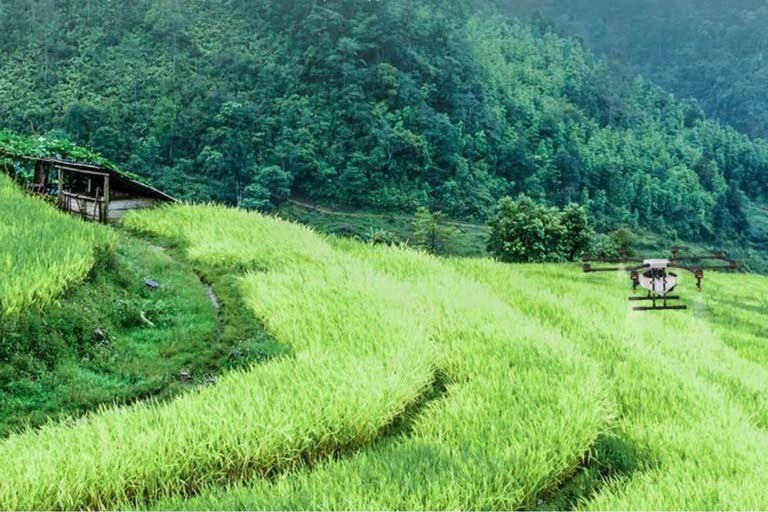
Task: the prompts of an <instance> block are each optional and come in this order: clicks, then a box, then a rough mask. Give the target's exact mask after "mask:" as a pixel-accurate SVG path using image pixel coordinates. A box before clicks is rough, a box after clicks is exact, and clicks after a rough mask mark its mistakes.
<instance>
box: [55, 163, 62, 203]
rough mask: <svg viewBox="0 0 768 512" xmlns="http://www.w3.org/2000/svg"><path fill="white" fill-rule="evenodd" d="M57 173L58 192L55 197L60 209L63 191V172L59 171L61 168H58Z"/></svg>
mask: <svg viewBox="0 0 768 512" xmlns="http://www.w3.org/2000/svg"><path fill="white" fill-rule="evenodd" d="M58 171H59V191H58V193H57V194H56V197H57V202H58V203H59V207H61V206H63V205H62V201H61V198H62V192H63V190H64V171H63V170H62V169H61V167H59V168H58Z"/></svg>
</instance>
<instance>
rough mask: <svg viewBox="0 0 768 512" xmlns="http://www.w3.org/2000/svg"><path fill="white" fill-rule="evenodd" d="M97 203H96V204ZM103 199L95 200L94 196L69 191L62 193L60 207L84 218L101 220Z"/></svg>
mask: <svg viewBox="0 0 768 512" xmlns="http://www.w3.org/2000/svg"><path fill="white" fill-rule="evenodd" d="M97 203H98V204H97ZM103 203H104V201H103V200H99V201H97V200H96V198H94V197H88V196H83V195H78V194H73V193H70V192H63V193H62V205H61V206H62V208H63V209H64V210H65V211H68V212H70V213H72V214H73V215H77V216H79V217H84V218H86V219H90V220H95V221H101V220H102V218H103V212H102V208H103Z"/></svg>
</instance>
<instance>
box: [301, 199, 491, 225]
mask: <svg viewBox="0 0 768 512" xmlns="http://www.w3.org/2000/svg"><path fill="white" fill-rule="evenodd" d="M286 201H287V202H288V203H290V204H292V205H294V206H298V207H300V208H305V209H307V210H312V211H314V212H317V213H322V214H323V215H333V216H334V217H353V218H358V219H362V218H366V217H369V218H370V217H373V218H375V219H389V218H395V219H400V220H407V221H412V220H413V216H412V215H395V214H389V213H387V214H384V213H357V212H342V211H338V210H329V209H328V208H323V207H322V206H317V205H314V204H311V203H305V202H303V201H299V200H297V199H287V200H286ZM445 224H448V225H449V226H456V227H460V228H470V229H486V226H485V225H483V224H471V223H469V222H457V221H450V220H449V221H445Z"/></svg>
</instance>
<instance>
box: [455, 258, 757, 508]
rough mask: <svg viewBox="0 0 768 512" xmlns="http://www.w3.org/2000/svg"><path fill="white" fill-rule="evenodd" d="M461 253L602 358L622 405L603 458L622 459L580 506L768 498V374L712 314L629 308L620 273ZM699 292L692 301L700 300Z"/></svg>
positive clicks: (739, 502) (745, 502) (753, 504)
mask: <svg viewBox="0 0 768 512" xmlns="http://www.w3.org/2000/svg"><path fill="white" fill-rule="evenodd" d="M455 265H456V267H457V268H459V269H461V270H462V271H463V272H465V273H467V275H470V276H472V277H474V278H475V279H478V280H479V281H481V282H484V283H485V284H486V285H487V286H489V287H490V288H491V289H493V290H494V291H495V292H496V293H497V294H498V295H499V296H500V297H502V298H504V300H505V301H507V302H508V303H509V304H510V305H513V306H514V307H516V308H518V309H520V310H521V311H524V312H525V313H526V314H528V315H530V316H532V317H534V318H539V319H540V320H542V321H544V322H546V323H548V324H550V325H553V326H555V325H556V326H558V327H560V328H561V329H563V332H564V334H565V335H566V336H565V339H567V340H572V341H573V342H576V343H578V346H579V348H580V349H581V350H582V351H583V352H584V353H585V354H587V355H588V356H590V357H591V358H592V359H593V361H595V362H596V363H598V364H600V365H601V366H602V368H603V374H604V376H605V378H606V380H607V385H608V387H609V389H610V390H611V394H612V396H613V397H614V400H615V401H616V407H617V410H618V411H619V416H618V418H617V421H616V424H615V428H614V429H613V431H612V433H611V438H610V439H609V441H610V442H609V443H607V444H606V446H604V447H602V450H601V451H602V453H600V454H599V455H598V457H597V461H596V463H598V464H602V465H604V466H613V467H616V468H618V469H619V470H620V471H619V472H618V473H617V474H615V475H614V476H613V478H612V479H611V480H610V481H609V482H608V483H605V482H603V481H602V480H601V479H599V478H596V479H595V480H594V481H593V482H592V486H591V492H590V493H587V494H585V495H582V496H580V497H579V502H578V504H579V505H580V507H582V508H585V509H734V508H744V509H765V508H766V507H767V506H768V497H767V495H766V494H765V492H764V489H765V488H767V487H766V486H768V433H766V430H765V418H766V404H767V403H768V402H766V394H767V393H768V391H766V390H767V389H768V387H766V383H768V380H766V379H767V378H768V376H767V374H766V371H765V368H764V367H761V366H760V365H756V364H753V363H752V362H751V361H747V360H745V359H743V358H741V357H740V356H739V354H738V353H737V352H735V351H733V350H732V349H730V347H728V346H727V344H725V343H724V342H723V341H722V340H721V339H720V338H718V337H717V336H716V335H715V334H714V332H713V330H712V329H711V328H710V324H709V323H708V322H704V321H702V320H701V319H700V318H697V317H696V315H680V314H677V315H663V314H662V315H657V316H649V315H642V314H637V313H633V312H630V311H628V307H627V304H626V294H625V290H626V276H625V275H623V274H622V275H620V276H619V275H615V276H614V275H604V276H598V277H596V276H592V275H589V276H587V275H579V274H578V273H577V272H574V271H573V269H572V268H562V267H556V266H549V267H547V266H517V267H510V266H507V265H500V264H497V263H493V262H489V261H481V260H475V261H469V262H468V261H457V262H455ZM744 279H746V280H747V281H749V282H751V283H753V284H754V285H755V286H756V288H757V289H763V290H765V289H766V285H767V284H768V283H766V280H765V278H762V277H756V276H750V277H748V278H744ZM716 281H718V282H719V283H724V282H726V281H727V278H726V277H725V276H722V277H717V278H716ZM736 281H738V279H737V280H736ZM683 285H684V286H685V285H691V283H690V282H688V283H685V282H684V283H683ZM735 288H736V286H734V289H735ZM716 293H719V294H722V295H724V296H726V295H728V293H729V290H728V289H725V290H723V289H720V290H717V292H716ZM699 300H700V299H698V298H697V299H694V301H693V302H691V303H690V305H691V306H692V307H694V308H699V309H701V308H702V304H701V303H700V302H699ZM700 313H701V314H703V312H700ZM715 321H716V320H715Z"/></svg>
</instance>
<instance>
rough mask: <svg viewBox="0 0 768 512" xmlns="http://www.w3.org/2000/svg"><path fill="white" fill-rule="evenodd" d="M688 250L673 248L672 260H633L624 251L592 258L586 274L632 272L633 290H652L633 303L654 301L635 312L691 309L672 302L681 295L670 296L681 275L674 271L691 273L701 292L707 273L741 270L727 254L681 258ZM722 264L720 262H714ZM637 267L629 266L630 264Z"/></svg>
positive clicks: (587, 262)
mask: <svg viewBox="0 0 768 512" xmlns="http://www.w3.org/2000/svg"><path fill="white" fill-rule="evenodd" d="M684 250H685V247H673V248H672V257H671V258H669V259H664V258H661V259H649V260H641V259H633V258H628V257H627V255H626V253H625V252H622V254H621V256H620V257H619V258H613V259H605V258H600V259H594V260H593V259H591V258H589V257H588V256H585V257H584V258H582V259H583V260H584V272H615V271H626V272H629V278H630V279H631V280H632V291H633V292H635V293H637V288H638V287H640V288H644V289H645V290H648V294H647V296H639V297H630V298H629V300H630V301H646V302H650V303H651V305H650V306H639V307H634V308H632V309H634V310H635V311H657V310H667V309H678V310H679V309H687V308H688V306H685V305H682V304H675V303H672V304H670V302H672V301H677V300H680V297H679V296H677V295H670V293H671V292H673V291H674V290H675V287H677V281H678V276H677V274H676V273H674V272H671V271H670V270H683V271H686V272H690V273H691V274H693V276H694V277H695V278H696V288H697V289H698V290H699V291H701V280H702V279H704V271H705V270H736V269H738V268H739V265H738V263H737V262H736V261H735V260H731V259H728V258H726V256H725V253H724V252H723V251H716V252H714V253H713V254H712V255H711V256H681V254H680V252H681V251H684ZM590 262H595V263H611V264H620V266H618V267H602V268H594V267H593V266H592V265H591V263H590ZM713 262H720V263H713ZM628 263H630V264H635V266H627V265H626V264H628Z"/></svg>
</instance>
